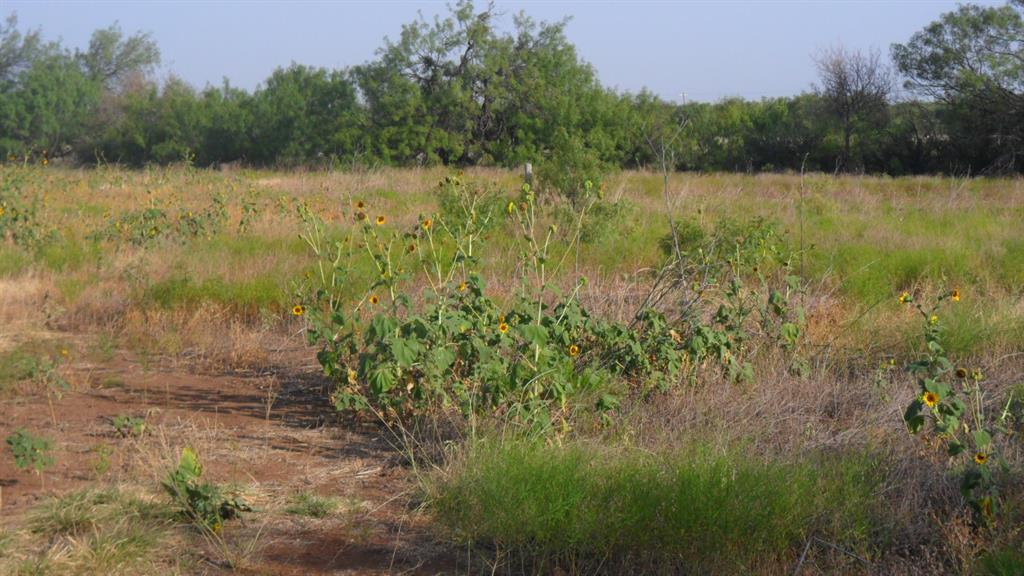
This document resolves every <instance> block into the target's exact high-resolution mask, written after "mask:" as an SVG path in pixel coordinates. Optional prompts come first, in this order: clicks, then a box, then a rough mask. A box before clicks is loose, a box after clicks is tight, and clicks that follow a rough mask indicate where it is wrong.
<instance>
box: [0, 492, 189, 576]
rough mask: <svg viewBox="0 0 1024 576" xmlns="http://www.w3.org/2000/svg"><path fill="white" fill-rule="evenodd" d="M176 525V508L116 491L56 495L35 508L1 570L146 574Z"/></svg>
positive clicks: (1, 560)
mask: <svg viewBox="0 0 1024 576" xmlns="http://www.w3.org/2000/svg"><path fill="white" fill-rule="evenodd" d="M173 528H174V520H173V514H172V510H171V509H170V508H169V507H168V505H167V504H165V503H160V502H155V501H150V500H147V499H143V498H139V497H136V496H134V495H131V494H127V493H124V492H120V491H118V490H116V489H107V490H83V491H78V492H72V493H69V494H66V495H64V496H61V497H56V498H51V499H49V500H46V501H44V502H42V503H41V504H39V505H38V506H37V507H36V508H34V509H33V510H31V511H30V513H29V515H28V518H27V523H26V525H25V527H24V529H22V530H21V531H20V534H19V535H20V538H19V539H18V542H19V545H20V546H19V547H18V549H17V550H14V549H12V550H11V553H10V554H8V555H5V556H0V573H16V574H35V573H39V574H115V573H117V574H121V573H131V574H145V573H154V572H153V569H154V568H155V567H154V566H153V565H152V563H153V562H154V561H156V560H157V558H159V557H161V554H160V545H161V543H162V542H165V541H166V539H167V538H168V537H169V536H170V535H171V531H172V530H173Z"/></svg>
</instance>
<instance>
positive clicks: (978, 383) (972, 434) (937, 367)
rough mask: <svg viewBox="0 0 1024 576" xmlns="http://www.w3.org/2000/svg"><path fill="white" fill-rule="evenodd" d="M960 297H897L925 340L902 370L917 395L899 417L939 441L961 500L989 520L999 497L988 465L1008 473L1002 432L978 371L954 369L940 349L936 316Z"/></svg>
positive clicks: (915, 430)
mask: <svg viewBox="0 0 1024 576" xmlns="http://www.w3.org/2000/svg"><path fill="white" fill-rule="evenodd" d="M960 299H961V293H960V290H959V289H953V290H950V291H948V292H945V293H943V294H942V295H940V296H939V297H938V298H936V299H935V301H934V302H931V303H930V304H928V305H926V304H925V303H923V302H920V301H918V300H917V299H916V298H914V296H912V295H911V294H910V293H909V292H903V293H902V294H901V295H900V297H899V302H900V303H901V304H903V305H905V306H911V307H913V308H914V310H916V312H917V314H918V315H919V316H920V317H921V322H922V325H923V336H924V342H925V350H924V353H923V354H922V355H921V357H920V358H918V359H917V360H915V361H913V362H911V363H910V364H909V365H908V366H907V370H908V371H909V372H910V373H911V374H913V375H914V376H915V378H916V381H917V386H918V394H917V396H916V397H915V398H914V400H913V401H911V403H910V405H909V406H907V409H906V412H905V413H904V415H903V419H904V421H905V422H906V425H907V428H908V430H909V431H910V433H911V434H918V433H929V434H932V435H934V436H935V437H937V438H939V439H940V440H942V442H943V444H944V445H945V448H946V452H947V454H948V456H949V458H950V460H951V462H952V463H954V464H955V465H956V466H957V467H958V468H959V469H960V471H961V484H960V489H961V492H962V493H963V495H964V498H966V499H967V501H968V502H969V503H970V505H971V507H972V508H973V509H974V511H975V513H977V514H978V516H979V517H980V518H981V519H982V520H983V521H985V522H990V521H992V520H993V519H994V514H995V506H996V504H997V502H998V496H999V493H998V486H997V483H996V481H995V478H994V475H993V464H998V466H999V467H1001V468H1003V469H1004V470H1005V469H1008V465H1007V463H1006V460H1005V459H1004V458H1002V456H1001V455H1000V454H999V452H998V450H997V449H996V442H995V439H996V438H995V436H996V435H997V434H998V433H999V432H1000V431H1001V430H1003V429H1004V428H1003V426H1001V423H1000V422H999V420H998V419H992V418H989V417H988V416H987V415H986V413H985V405H984V390H983V388H982V383H983V382H984V376H983V374H982V372H981V370H978V369H973V370H969V369H968V368H966V367H963V366H956V365H955V364H954V363H953V361H952V360H951V359H950V358H949V355H948V354H947V353H946V350H945V348H944V347H943V345H942V334H943V330H944V327H943V324H942V321H941V316H940V313H941V311H942V308H943V306H944V305H946V304H949V303H954V304H955V303H957V302H959V301H960Z"/></svg>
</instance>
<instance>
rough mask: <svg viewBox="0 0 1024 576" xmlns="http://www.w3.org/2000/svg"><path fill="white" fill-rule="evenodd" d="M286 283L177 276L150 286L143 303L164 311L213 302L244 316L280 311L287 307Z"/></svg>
mask: <svg viewBox="0 0 1024 576" xmlns="http://www.w3.org/2000/svg"><path fill="white" fill-rule="evenodd" d="M285 280H286V279H284V278H280V277H275V276H260V277H256V278H252V279H248V280H239V281H228V280H223V279H221V278H208V279H205V280H199V281H194V280H192V279H191V278H189V277H187V276H176V275H175V276H171V277H169V278H166V279H164V280H161V281H158V282H155V283H153V284H151V285H149V286H148V287H147V288H146V289H145V293H144V295H143V300H144V301H146V302H150V303H152V304H155V305H157V306H159V307H161V308H165V309H171V308H176V307H179V306H186V305H195V304H201V303H205V302H212V303H216V304H221V305H224V306H227V307H230V308H231V309H233V310H236V311H240V312H244V313H255V312H258V311H261V310H270V311H280V310H283V309H285V308H286V307H288V306H287V304H288V302H287V300H288V295H287V292H286V290H285V286H284V285H283V282H284V281H285Z"/></svg>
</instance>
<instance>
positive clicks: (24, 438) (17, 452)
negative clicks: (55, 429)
mask: <svg viewBox="0 0 1024 576" xmlns="http://www.w3.org/2000/svg"><path fill="white" fill-rule="evenodd" d="M6 442H7V445H8V446H10V448H11V453H12V454H13V455H14V465H15V466H16V467H17V468H18V470H23V471H24V470H28V469H30V468H31V469H32V470H33V471H34V472H35V473H36V474H40V475H42V473H43V470H45V469H46V468H49V467H50V466H52V465H53V457H52V456H50V454H49V452H50V450H51V449H52V448H53V441H52V440H50V439H49V438H43V437H41V436H33V435H31V434H29V433H28V432H26V431H25V430H23V429H20V428H19V429H18V430H16V431H15V432H14V433H13V434H11V435H10V436H8V437H7V439H6Z"/></svg>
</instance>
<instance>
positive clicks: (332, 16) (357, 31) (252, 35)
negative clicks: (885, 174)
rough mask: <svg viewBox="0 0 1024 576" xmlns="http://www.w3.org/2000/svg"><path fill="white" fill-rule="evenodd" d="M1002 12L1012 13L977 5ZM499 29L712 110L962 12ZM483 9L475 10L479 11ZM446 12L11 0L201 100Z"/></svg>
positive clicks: (814, 12) (541, 7) (375, 5)
mask: <svg viewBox="0 0 1024 576" xmlns="http://www.w3.org/2000/svg"><path fill="white" fill-rule="evenodd" d="M976 3H978V4H985V5H1001V4H1003V3H1004V2H976ZM495 4H496V6H497V8H498V10H499V12H501V13H502V16H501V17H500V19H499V28H501V29H503V30H508V29H510V28H511V26H512V15H513V14H515V13H517V12H520V11H525V12H526V13H527V14H528V15H529V16H531V17H533V18H534V19H536V20H545V21H557V20H560V19H562V18H564V17H571V21H570V23H569V25H568V27H567V29H566V35H567V37H568V38H569V40H570V41H572V42H573V43H574V44H575V45H576V47H577V50H578V52H579V55H580V57H581V58H582V59H583V60H585V61H587V62H589V63H591V64H592V65H593V66H594V68H595V69H596V70H597V73H598V76H599V77H600V79H601V81H602V83H603V84H604V85H606V86H609V87H612V88H616V89H618V90H620V91H629V92H637V91H639V90H641V89H642V88H647V89H649V90H651V91H652V92H654V93H656V94H658V95H660V96H662V97H663V98H666V99H670V100H677V101H678V100H679V99H680V98H681V95H682V94H684V93H685V94H686V96H687V98H688V99H690V100H702V101H715V100H720V99H722V98H726V97H733V96H739V97H743V98H747V99H759V98H762V97H777V96H789V95H794V94H798V93H800V92H803V91H806V90H808V89H809V88H810V86H811V84H812V82H814V80H815V69H814V64H813V62H812V60H811V55H812V54H813V53H814V52H816V51H817V50H820V49H822V48H826V47H828V46H833V45H838V44H842V45H845V46H847V47H849V48H852V49H862V50H867V49H872V48H877V49H878V50H880V51H882V53H883V54H885V55H886V57H887V56H888V50H889V45H890V44H891V43H893V42H905V41H906V40H907V39H909V38H910V36H911V34H913V33H914V32H916V31H918V30H920V29H921V28H923V27H924V26H925V25H927V24H928V23H929V22H932V21H933V20H935V19H936V18H937V17H938V16H939V15H940V14H941V13H943V12H947V11H949V10H952V9H955V7H956V5H957V3H956V2H951V1H917V2H911V1H903V2H882V1H873V2H872V1H869V2H853V1H847V2H797V1H790V2H671V1H660V2H658V1H648V2H567V1H561V2H540V1H532V2H531V1H516V2H496V3H495ZM484 5H485V3H483V2H477V7H478V9H479V8H481V7H482V6H484ZM446 11H447V8H446V3H444V2H408V1H402V2H365V1H345V2H341V1H339V2H334V1H301V2H263V1H260V2H256V1H250V2H229V1H218V2H198V1H191V0H189V1H177V2H146V3H128V2H117V1H109V2H90V3H86V2H59V1H41V2H40V1H37V2H28V1H24V0H9V1H8V2H5V3H4V5H3V8H2V14H3V16H5V17H6V15H7V14H10V13H11V12H15V13H17V15H18V19H19V28H21V29H22V30H26V29H35V28H39V29H41V30H42V33H43V36H44V38H45V39H47V40H57V39H60V40H61V41H62V43H63V44H64V45H65V46H68V47H85V46H86V45H87V44H88V40H89V36H90V34H92V32H93V31H94V30H96V29H97V28H102V27H106V26H108V25H110V24H112V23H114V22H115V21H117V22H118V23H119V24H120V25H121V28H122V29H123V30H124V32H125V33H126V34H132V33H134V32H136V31H141V32H149V33H151V34H152V37H153V39H154V40H156V42H157V44H158V45H159V47H160V50H161V55H162V61H163V63H162V65H161V67H160V69H159V75H160V76H161V77H166V76H167V75H169V74H174V75H176V76H178V77H181V78H183V79H185V80H186V81H188V82H189V83H191V84H193V85H195V86H197V87H203V86H205V85H207V84H212V85H219V84H220V83H221V82H222V81H223V79H224V78H227V79H229V80H230V82H231V84H232V85H235V86H238V87H242V88H245V89H247V90H252V89H253V88H255V87H256V86H257V85H258V84H259V83H260V82H262V81H263V80H265V79H266V78H267V77H268V76H269V75H270V73H271V72H272V71H273V70H274V69H275V68H277V67H280V66H287V65H288V64H290V63H292V62H297V63H300V64H307V65H313V66H324V67H328V68H344V67H348V66H353V65H357V64H361V63H363V62H366V61H368V60H370V59H372V58H373V57H374V53H375V51H376V50H377V49H378V48H379V47H381V46H382V45H383V42H384V38H385V37H390V38H392V39H396V38H398V36H399V34H400V32H401V26H402V25H403V24H406V23H409V22H411V21H412V20H414V19H415V18H416V17H417V14H418V12H422V14H423V15H424V17H426V18H427V19H431V18H433V16H434V15H437V14H444V13H445V12H446Z"/></svg>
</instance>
